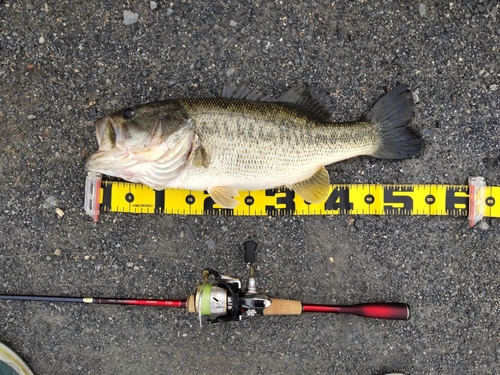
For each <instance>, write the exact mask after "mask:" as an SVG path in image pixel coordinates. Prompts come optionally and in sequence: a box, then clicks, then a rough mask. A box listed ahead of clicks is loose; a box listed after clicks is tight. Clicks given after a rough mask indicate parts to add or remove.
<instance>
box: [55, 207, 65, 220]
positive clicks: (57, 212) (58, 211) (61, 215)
mask: <svg viewBox="0 0 500 375" xmlns="http://www.w3.org/2000/svg"><path fill="white" fill-rule="evenodd" d="M56 214H57V216H59V219H62V217H63V216H64V211H63V210H61V209H60V208H59V207H58V208H56Z"/></svg>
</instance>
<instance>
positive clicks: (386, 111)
mask: <svg viewBox="0 0 500 375" xmlns="http://www.w3.org/2000/svg"><path fill="white" fill-rule="evenodd" d="M412 115H413V95H412V94H411V92H410V91H409V90H408V87H407V86H406V85H399V86H396V87H395V88H394V89H392V90H391V91H390V92H388V93H387V94H385V95H384V96H383V97H382V98H380V99H379V100H378V102H377V103H375V105H374V106H373V108H372V109H371V111H370V112H368V115H367V117H368V119H369V120H371V123H372V124H373V125H374V126H375V127H376V128H377V129H378V130H379V132H380V137H381V143H380V146H379V148H378V149H377V151H376V152H374V153H373V156H374V157H376V158H381V159H406V158H410V157H412V156H417V155H420V153H421V152H422V150H423V147H424V142H423V141H422V139H421V138H420V137H419V136H418V135H417V134H414V133H413V132H412V131H411V130H410V129H408V128H407V125H408V123H409V122H410V119H411V117H412Z"/></svg>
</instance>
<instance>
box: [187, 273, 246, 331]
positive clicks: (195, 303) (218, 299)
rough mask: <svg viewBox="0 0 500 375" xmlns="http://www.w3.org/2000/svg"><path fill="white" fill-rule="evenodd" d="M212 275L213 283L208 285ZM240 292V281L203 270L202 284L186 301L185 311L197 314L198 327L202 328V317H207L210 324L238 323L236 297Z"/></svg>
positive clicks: (239, 317)
mask: <svg viewBox="0 0 500 375" xmlns="http://www.w3.org/2000/svg"><path fill="white" fill-rule="evenodd" d="M210 275H212V276H213V277H214V278H215V282H214V283H209V282H208V278H209V276H210ZM240 290H241V281H240V280H239V279H237V278H235V277H231V276H227V275H221V274H219V273H218V272H217V271H214V270H212V269H205V270H203V282H202V283H201V284H199V285H198V287H197V288H196V292H195V294H194V295H190V296H189V297H188V300H187V304H186V307H187V310H188V312H191V313H196V314H198V317H199V320H200V327H201V326H203V323H202V317H203V316H208V317H210V318H209V322H210V323H219V322H230V321H235V320H236V321H238V320H240V319H241V316H240V314H239V308H238V306H239V302H238V295H239V293H240Z"/></svg>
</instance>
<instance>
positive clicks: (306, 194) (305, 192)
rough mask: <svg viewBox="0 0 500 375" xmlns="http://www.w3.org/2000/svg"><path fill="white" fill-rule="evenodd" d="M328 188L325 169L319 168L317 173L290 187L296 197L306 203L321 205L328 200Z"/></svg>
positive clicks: (328, 177)
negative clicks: (298, 196)
mask: <svg viewBox="0 0 500 375" xmlns="http://www.w3.org/2000/svg"><path fill="white" fill-rule="evenodd" d="M329 188H330V176H328V171H327V170H326V168H325V167H321V168H320V169H318V171H317V172H316V173H315V174H313V175H312V176H311V177H309V178H308V179H307V180H304V181H300V182H297V183H296V184H293V185H291V186H290V189H293V190H294V191H295V192H296V193H297V194H298V195H300V196H301V197H302V198H303V199H304V200H305V201H306V202H309V203H321V202H323V201H324V200H326V198H328V190H329Z"/></svg>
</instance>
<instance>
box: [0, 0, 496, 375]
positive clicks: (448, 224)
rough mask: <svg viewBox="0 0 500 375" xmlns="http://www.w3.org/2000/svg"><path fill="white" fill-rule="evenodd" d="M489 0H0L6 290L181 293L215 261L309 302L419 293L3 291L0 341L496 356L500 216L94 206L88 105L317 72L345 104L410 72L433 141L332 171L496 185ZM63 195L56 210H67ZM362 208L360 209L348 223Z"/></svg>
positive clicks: (378, 361)
mask: <svg viewBox="0 0 500 375" xmlns="http://www.w3.org/2000/svg"><path fill="white" fill-rule="evenodd" d="M499 18H500V6H499V4H498V2H497V1H494V0H491V1H477V0H476V1H473V0H462V1H422V2H413V1H402V0H400V1H397V0H383V1H382V0H380V1H371V0H370V1H366V0H364V1H358V0H356V1H332V0H330V1H327V2H323V1H315V2H310V1H308V2H303V1H284V0H283V1H280V0H276V1H259V0H257V1H248V2H239V1H231V0H229V1H220V2H218V1H194V0H192V1H191V0H183V1H177V0H175V1H172V2H167V1H162V0H159V1H156V2H153V1H139V0H135V1H105V0H86V1H80V0H73V1H64V0H62V1H52V0H45V1H38V0H23V1H21V0H3V1H0V82H1V90H0V150H1V152H0V182H1V186H2V196H1V199H0V293H9V294H39V295H66V296H96V297H109V298H111V297H116V298H125V297H131V298H185V297H187V295H188V294H190V293H192V292H193V290H194V287H195V286H196V285H197V283H198V282H199V281H201V271H202V270H203V268H206V267H208V268H213V269H216V270H219V271H220V272H222V273H228V274H232V275H234V276H240V277H242V278H243V279H244V280H246V277H247V273H248V269H247V267H246V265H245V263H244V262H243V254H242V243H243V242H244V241H246V240H248V239H253V240H254V241H256V242H257V243H258V244H259V245H258V246H259V247H258V254H257V262H256V266H257V268H256V277H257V283H258V287H259V289H260V290H261V291H263V292H265V293H267V294H269V295H271V296H274V297H279V298H289V299H297V300H301V301H304V302H308V303H324V304H326V303H335V304H354V303H359V302H377V301H387V302H391V301H392V302H407V303H409V304H410V305H411V306H412V313H413V316H412V318H411V319H410V320H409V321H385V320H373V319H364V318H360V317H356V316H352V315H318V314H309V315H302V316H292V317H254V318H248V319H244V320H243V321H242V322H240V323H232V324H220V325H207V326H204V327H203V328H200V327H199V324H198V321H197V317H196V316H195V315H189V314H187V313H186V312H185V311H182V310H175V309H172V310H169V309H161V308H148V307H128V306H111V305H106V306H104V305H83V304H54V303H39V302H26V303H24V302H16V301H10V302H5V301H1V302H0V341H1V342H3V343H5V344H7V345H9V346H10V347H11V348H12V349H14V350H15V351H16V352H17V353H19V355H20V356H21V357H22V358H24V359H25V361H26V362H27V363H28V364H29V365H30V367H31V368H32V370H33V371H34V373H36V374H39V375H43V374H170V373H180V374H214V373H223V374H285V373H286V374H290V375H292V374H372V375H378V374H384V373H387V372H402V373H405V374H500V365H499V364H498V363H499V362H500V360H499V354H500V346H499V341H500V335H499V329H500V323H499V322H498V317H499V313H500V301H499V297H498V296H499V292H500V287H499V279H500V276H499V271H498V270H499V266H500V261H499V257H498V248H499V245H498V240H499V237H500V222H499V221H498V219H494V218H493V219H491V218H487V219H485V220H483V221H482V223H481V224H480V226H476V227H474V228H470V227H469V226H468V223H467V220H466V218H465V217H454V216H432V217H430V216H402V215H400V216H396V215H395V216H348V215H339V216H319V217H291V216H284V217H267V216H265V217H230V216H229V217H210V216H196V217H193V216H175V215H172V216H164V215H134V214H119V213H104V214H102V215H101V218H100V221H99V222H98V223H97V224H95V223H93V222H92V220H91V218H90V217H88V216H87V215H86V214H85V212H84V210H83V208H82V207H83V198H84V183H85V171H84V162H85V160H86V158H87V157H88V156H89V155H90V154H91V153H92V152H94V151H95V150H96V149H97V141H96V139H95V131H94V125H93V123H94V121H95V120H96V119H97V118H99V117H100V116H103V115H105V114H107V113H109V112H110V111H112V110H115V109H118V108H123V107H126V106H127V105H130V104H134V103H141V102H145V101H154V100H160V99H165V98H170V97H187V96H210V97H213V96H217V95H219V93H220V90H221V88H222V87H223V85H224V84H227V83H234V84H237V85H239V84H246V85H248V86H250V87H252V88H257V89H260V90H262V91H264V92H266V93H269V94H274V95H276V94H279V93H281V92H283V91H285V90H287V89H288V88H289V87H293V86H296V85H301V84H304V83H305V84H308V85H311V86H314V87H317V88H318V89H319V91H321V92H323V93H324V94H325V96H326V97H327V100H328V101H329V102H330V103H331V106H332V108H333V109H334V113H333V116H334V118H335V119H336V120H338V121H346V120H349V121H351V120H357V119H358V118H360V117H362V116H363V114H364V113H366V112H367V111H368V110H369V109H370V107H371V106H372V105H373V103H374V102H375V101H376V100H377V99H378V98H379V97H381V96H382V95H383V94H384V93H385V92H386V91H387V90H388V89H390V88H392V87H395V86H396V85H397V84H398V83H405V84H407V85H408V87H409V88H410V89H411V90H412V91H413V92H415V93H416V95H417V96H418V99H419V102H418V103H417V104H416V106H415V115H414V117H413V120H412V127H413V128H414V129H415V130H416V131H417V132H419V133H420V134H422V136H423V138H424V140H425V143H426V149H425V152H424V153H423V155H422V156H421V157H420V158H418V159H410V160H403V161H391V160H377V159H374V158H370V157H358V158H354V159H350V160H346V161H343V162H340V163H337V164H335V165H331V166H329V167H328V170H329V172H330V179H331V182H332V183H410V184H431V183H440V184H466V183H467V181H468V178H469V177H470V176H483V177H484V178H485V179H486V181H487V184H488V185H499V184H500V168H499V163H500V151H499V147H498V142H499V137H500V130H499V128H498V124H499V118H500V89H499V86H500V71H499V67H500V53H499V52H500V51H499V48H500V22H499ZM56 209H60V210H61V211H62V212H63V213H64V216H62V217H60V216H59V215H58V214H57V212H56ZM356 220H358V221H357V224H358V225H355V223H356Z"/></svg>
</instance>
